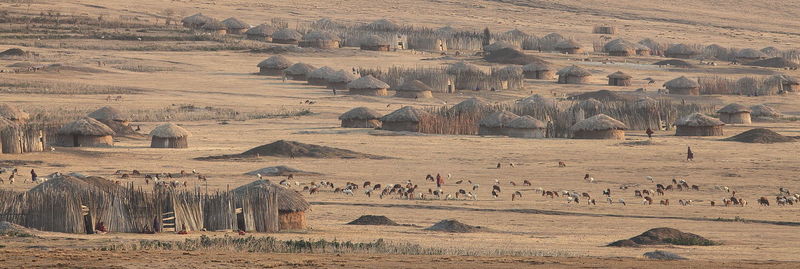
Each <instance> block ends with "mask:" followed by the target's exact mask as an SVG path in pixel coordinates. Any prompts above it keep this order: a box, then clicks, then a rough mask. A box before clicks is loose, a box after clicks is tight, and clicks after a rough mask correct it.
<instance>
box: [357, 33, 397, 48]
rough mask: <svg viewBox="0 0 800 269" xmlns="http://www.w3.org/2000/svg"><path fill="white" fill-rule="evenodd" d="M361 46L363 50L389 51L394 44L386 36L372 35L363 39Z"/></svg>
mask: <svg viewBox="0 0 800 269" xmlns="http://www.w3.org/2000/svg"><path fill="white" fill-rule="evenodd" d="M360 47H361V50H372V51H389V50H390V49H391V47H392V45H391V42H389V41H388V40H387V39H386V38H383V37H380V36H378V35H370V36H367V37H366V38H364V40H362V41H361V44H360Z"/></svg>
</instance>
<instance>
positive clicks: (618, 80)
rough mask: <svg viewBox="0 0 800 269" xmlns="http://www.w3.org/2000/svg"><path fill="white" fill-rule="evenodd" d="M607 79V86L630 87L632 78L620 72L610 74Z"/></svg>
mask: <svg viewBox="0 0 800 269" xmlns="http://www.w3.org/2000/svg"><path fill="white" fill-rule="evenodd" d="M607 77H608V85H609V86H630V85H631V79H632V78H633V77H632V76H631V75H628V74H625V73H623V72H622V71H617V72H614V73H611V74H610V75H608V76H607Z"/></svg>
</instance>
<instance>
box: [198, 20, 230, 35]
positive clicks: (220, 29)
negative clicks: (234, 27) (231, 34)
mask: <svg viewBox="0 0 800 269" xmlns="http://www.w3.org/2000/svg"><path fill="white" fill-rule="evenodd" d="M201 29H203V31H206V32H208V33H212V34H218V35H224V34H227V33H228V26H225V24H224V23H221V22H218V21H210V22H207V23H206V24H203V27H201Z"/></svg>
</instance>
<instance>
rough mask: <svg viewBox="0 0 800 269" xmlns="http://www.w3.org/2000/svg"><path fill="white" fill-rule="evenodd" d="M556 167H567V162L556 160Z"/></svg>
mask: <svg viewBox="0 0 800 269" xmlns="http://www.w3.org/2000/svg"><path fill="white" fill-rule="evenodd" d="M558 167H567V163H565V162H562V161H559V162H558Z"/></svg>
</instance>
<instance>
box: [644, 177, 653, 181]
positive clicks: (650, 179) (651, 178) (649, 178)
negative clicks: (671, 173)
mask: <svg viewBox="0 0 800 269" xmlns="http://www.w3.org/2000/svg"><path fill="white" fill-rule="evenodd" d="M644 178H645V179H647V180H649V181H650V182H653V177H651V176H646V177H644Z"/></svg>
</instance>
